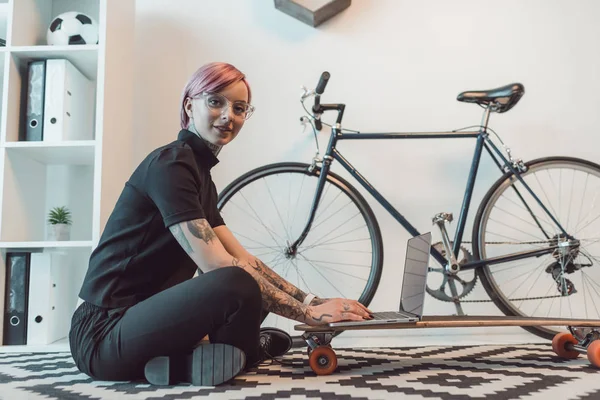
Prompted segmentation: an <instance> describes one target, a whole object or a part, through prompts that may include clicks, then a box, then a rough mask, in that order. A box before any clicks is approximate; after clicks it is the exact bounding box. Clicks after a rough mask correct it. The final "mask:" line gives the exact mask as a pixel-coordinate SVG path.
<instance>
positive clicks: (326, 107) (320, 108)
mask: <svg viewBox="0 0 600 400" xmlns="http://www.w3.org/2000/svg"><path fill="white" fill-rule="evenodd" d="M330 77H331V74H330V73H329V72H327V71H324V72H323V73H322V74H321V77H320V78H319V83H318V84H317V88H316V89H315V104H314V105H313V107H312V111H313V113H314V114H315V129H316V130H318V131H320V130H321V129H322V128H323V124H322V123H321V118H320V115H321V114H322V113H323V112H324V111H331V110H337V111H338V119H337V123H338V124H339V123H341V122H342V115H343V114H344V108H345V106H344V105H343V104H323V105H321V95H322V94H323V92H324V91H325V87H326V86H327V82H329V78H330Z"/></svg>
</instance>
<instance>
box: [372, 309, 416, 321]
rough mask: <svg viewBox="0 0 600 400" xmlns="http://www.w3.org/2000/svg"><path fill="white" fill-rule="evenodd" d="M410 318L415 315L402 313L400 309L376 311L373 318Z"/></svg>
mask: <svg viewBox="0 0 600 400" xmlns="http://www.w3.org/2000/svg"><path fill="white" fill-rule="evenodd" d="M402 317H405V318H408V317H413V315H408V314H404V313H401V312H399V311H385V312H374V313H373V319H375V320H385V319H394V318H402Z"/></svg>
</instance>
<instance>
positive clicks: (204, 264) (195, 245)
mask: <svg viewBox="0 0 600 400" xmlns="http://www.w3.org/2000/svg"><path fill="white" fill-rule="evenodd" d="M169 229H170V230H171V232H172V234H173V236H174V237H175V239H176V240H177V242H178V243H179V244H180V245H181V247H182V248H183V249H184V250H185V252H186V253H187V254H188V255H189V256H190V257H191V258H192V260H194V262H195V263H196V264H197V265H198V268H200V269H201V270H202V271H203V272H209V271H212V270H215V269H217V268H221V267H226V266H237V267H240V268H243V269H244V270H245V271H246V272H248V273H249V274H250V275H252V277H253V278H254V279H255V280H256V282H257V283H258V285H259V287H260V291H261V294H262V303H263V308H264V309H265V310H267V311H269V312H273V313H275V314H278V315H281V316H283V317H286V318H290V319H293V320H296V321H299V322H304V323H313V322H314V320H313V318H312V316H311V315H310V314H311V313H310V311H311V309H310V307H308V306H306V305H304V304H302V302H300V301H298V300H297V299H295V298H293V297H292V296H290V295H289V294H287V293H285V292H283V291H282V290H281V289H279V288H277V287H275V286H273V285H272V284H271V283H270V282H269V281H268V280H267V279H266V278H265V277H263V276H262V275H261V274H260V272H259V271H258V270H257V269H256V268H255V267H254V265H250V264H249V263H248V262H246V261H245V260H240V259H238V258H236V257H234V256H232V255H231V254H229V253H228V252H227V250H226V249H225V248H224V247H223V244H222V243H221V242H220V240H219V238H218V237H217V236H216V235H215V232H214V231H213V229H212V228H211V227H210V225H209V223H208V222H207V221H206V219H196V220H193V221H187V222H181V223H179V224H176V225H172V226H171V227H170V228H169ZM317 318H318V316H317Z"/></svg>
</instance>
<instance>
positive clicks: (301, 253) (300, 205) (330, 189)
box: [217, 163, 383, 335]
mask: <svg viewBox="0 0 600 400" xmlns="http://www.w3.org/2000/svg"><path fill="white" fill-rule="evenodd" d="M320 172H321V170H320V168H318V167H316V168H315V169H314V170H313V171H312V172H311V171H310V170H309V165H308V164H302V163H278V164H270V165H266V166H263V167H260V168H257V169H254V170H252V171H250V172H248V173H246V174H244V175H242V176H241V177H239V178H238V179H236V180H235V181H233V182H232V183H231V184H229V185H228V186H227V187H226V188H225V189H224V190H223V191H222V192H221V194H220V195H219V201H218V205H217V207H218V208H219V210H220V211H221V214H222V216H223V219H224V220H225V223H226V224H227V226H228V228H229V229H230V230H231V231H232V232H233V234H234V235H235V236H236V238H237V239H238V240H239V241H240V243H241V244H242V245H243V246H244V248H246V249H247V250H248V251H249V252H250V253H252V254H253V255H254V256H256V257H258V258H260V259H261V260H262V261H263V262H264V263H265V264H266V265H268V266H269V267H271V268H272V269H273V270H274V271H275V272H276V273H277V274H279V275H280V276H281V277H283V278H284V279H285V280H287V281H288V282H290V283H292V284H293V285H295V286H296V287H298V288H299V289H301V290H302V291H304V292H306V293H313V294H315V295H317V296H318V297H321V298H331V297H341V298H348V299H354V300H358V301H360V302H361V303H362V304H364V305H368V304H369V303H370V302H371V300H372V298H373V296H374V295H375V291H376V290H377V286H378V285H379V279H380V277H381V269H382V265H383V244H382V240H381V232H380V230H379V225H378V223H377V220H376V219H375V215H374V214H373V211H372V210H371V208H370V207H369V205H368V204H367V202H366V201H365V199H364V198H363V196H362V195H361V194H360V193H359V192H358V191H357V190H356V189H355V188H353V187H352V186H351V185H350V184H349V183H348V182H346V181H345V180H344V179H343V178H341V177H340V176H338V175H336V174H334V173H332V172H329V173H328V175H327V180H326V182H325V187H324V189H323V192H322V195H321V199H320V202H319V205H318V208H317V210H316V215H315V219H314V222H313V224H312V227H311V229H310V231H309V233H308V235H307V237H306V239H305V240H304V242H303V243H302V244H301V245H300V246H299V248H298V249H297V251H296V252H295V253H293V252H289V251H288V250H289V246H290V244H292V243H294V242H295V241H296V239H297V238H298V237H299V236H300V234H301V233H302V231H303V230H304V228H305V226H306V223H307V221H308V217H309V215H310V210H311V206H312V202H313V198H314V196H315V193H316V188H317V182H318V178H319V176H320ZM296 324H298V322H297V321H292V320H290V319H287V318H283V317H280V316H277V315H275V314H272V313H271V314H269V315H268V316H267V318H266V319H265V321H264V322H263V326H274V327H277V328H280V329H283V330H285V331H287V332H288V333H289V334H290V335H293V334H294V332H295V333H296V334H297V333H298V332H297V331H295V330H294V328H293V327H294V325H296Z"/></svg>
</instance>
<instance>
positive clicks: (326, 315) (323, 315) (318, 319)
mask: <svg viewBox="0 0 600 400" xmlns="http://www.w3.org/2000/svg"><path fill="white" fill-rule="evenodd" d="M323 317H329V318H333V315H331V314H321V316H320V317H319V318H317V317H313V319H314V320H315V321H317V322H321V321H322V320H323Z"/></svg>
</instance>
